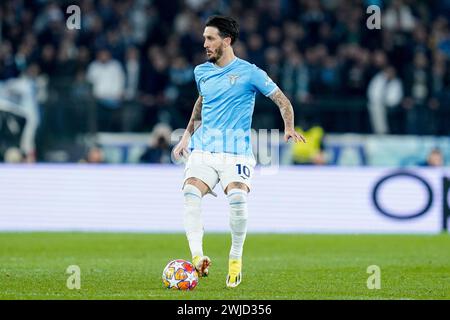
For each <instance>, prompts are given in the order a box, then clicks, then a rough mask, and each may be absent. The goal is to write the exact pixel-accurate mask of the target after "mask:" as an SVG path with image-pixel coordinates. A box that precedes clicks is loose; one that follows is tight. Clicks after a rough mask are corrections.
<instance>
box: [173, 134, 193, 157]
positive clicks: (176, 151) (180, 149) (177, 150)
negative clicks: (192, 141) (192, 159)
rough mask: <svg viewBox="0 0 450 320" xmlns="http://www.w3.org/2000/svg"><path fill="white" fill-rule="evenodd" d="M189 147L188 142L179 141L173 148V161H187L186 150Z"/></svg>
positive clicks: (187, 154) (187, 152)
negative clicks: (182, 159)
mask: <svg viewBox="0 0 450 320" xmlns="http://www.w3.org/2000/svg"><path fill="white" fill-rule="evenodd" d="M188 145H189V140H186V139H181V141H180V142H178V144H177V145H176V146H175V147H174V148H173V151H172V153H173V157H174V159H175V161H179V160H180V159H181V158H185V159H187V157H188V156H189V151H188V149H187V147H188Z"/></svg>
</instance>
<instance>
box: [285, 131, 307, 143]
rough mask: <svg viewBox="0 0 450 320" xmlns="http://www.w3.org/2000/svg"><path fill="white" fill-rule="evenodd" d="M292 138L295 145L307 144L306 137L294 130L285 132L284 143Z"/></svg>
mask: <svg viewBox="0 0 450 320" xmlns="http://www.w3.org/2000/svg"><path fill="white" fill-rule="evenodd" d="M290 138H292V139H293V140H294V142H295V143H297V142H303V143H306V139H305V137H304V136H302V135H301V134H300V133H298V132H297V131H295V129H294V128H287V129H286V130H285V131H284V141H285V142H288V141H289V139H290Z"/></svg>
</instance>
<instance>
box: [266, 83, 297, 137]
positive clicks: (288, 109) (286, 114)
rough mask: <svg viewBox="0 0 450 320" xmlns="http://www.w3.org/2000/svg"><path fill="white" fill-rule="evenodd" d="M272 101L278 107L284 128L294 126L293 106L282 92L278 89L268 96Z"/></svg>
mask: <svg viewBox="0 0 450 320" xmlns="http://www.w3.org/2000/svg"><path fill="white" fill-rule="evenodd" d="M270 99H272V101H273V102H275V104H276V105H277V106H278V108H280V112H281V116H282V117H283V120H284V126H285V128H287V127H290V128H293V127H294V108H292V104H291V102H290V101H289V99H288V98H287V97H286V96H285V95H284V93H283V92H282V91H281V90H280V89H278V90H277V91H275V93H273V94H272V95H271V96H270Z"/></svg>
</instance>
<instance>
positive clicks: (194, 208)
mask: <svg viewBox="0 0 450 320" xmlns="http://www.w3.org/2000/svg"><path fill="white" fill-rule="evenodd" d="M183 195H184V229H185V231H186V237H187V239H188V242H189V248H190V250H191V254H192V257H194V256H203V243H202V242H203V221H202V216H201V202H202V193H201V191H200V190H199V189H198V188H197V187H195V186H193V185H191V184H186V185H185V186H184V188H183Z"/></svg>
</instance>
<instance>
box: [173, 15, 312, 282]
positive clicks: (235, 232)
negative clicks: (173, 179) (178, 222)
mask: <svg viewBox="0 0 450 320" xmlns="http://www.w3.org/2000/svg"><path fill="white" fill-rule="evenodd" d="M238 35H239V26H238V23H237V22H236V21H235V20H234V19H233V18H231V17H226V16H211V17H209V18H208V20H207V21H206V26H205V29H204V32H203V37H204V44H203V46H204V48H205V50H206V55H207V58H208V61H207V62H205V63H203V64H200V65H198V66H196V68H195V70H194V75H195V81H196V83H197V88H198V91H199V97H198V99H197V101H196V102H195V104H194V109H193V112H192V116H191V118H190V120H189V123H188V126H187V128H186V131H185V133H184V135H183V137H182V138H181V140H180V142H179V143H178V144H177V145H176V146H175V148H174V150H173V154H174V158H175V159H176V160H179V159H181V158H182V157H184V158H187V163H186V168H185V176H184V184H183V189H182V190H183V194H184V208H185V210H184V227H185V231H186V236H187V239H188V242H189V248H190V250H191V254H192V262H193V264H194V265H195V267H196V269H197V271H198V273H199V275H200V276H207V275H208V272H209V269H208V268H209V266H210V264H211V260H210V258H209V257H207V256H205V255H204V254H203V222H202V217H201V201H202V197H203V196H205V195H206V194H207V193H211V194H212V195H214V196H216V194H215V193H214V192H213V189H214V187H215V186H216V184H217V183H218V182H219V181H220V183H221V186H222V188H223V190H224V193H225V194H226V196H227V198H228V202H229V206H230V227H231V240H232V245H231V250H230V254H229V263H228V276H227V279H226V285H227V287H236V286H238V285H239V284H240V283H241V280H242V251H243V247H244V241H245V237H246V233H247V216H248V213H247V194H248V193H249V192H250V189H251V178H252V174H253V169H254V166H255V164H256V161H255V158H254V155H253V153H252V145H251V141H250V133H251V120H252V114H253V108H254V105H255V95H256V92H257V91H259V92H261V93H262V94H264V95H265V96H267V97H270V99H272V100H273V101H274V102H275V103H276V105H277V106H278V107H279V109H280V112H281V116H282V117H283V120H284V126H285V128H284V140H285V141H286V142H287V141H288V140H289V139H290V138H292V139H293V141H295V142H300V141H302V142H306V141H305V138H304V137H303V136H302V135H301V134H299V133H297V132H296V131H295V129H294V112H293V108H292V105H291V103H290V102H289V100H288V99H287V98H286V96H285V95H284V94H283V92H282V91H281V90H280V89H279V88H278V86H277V85H276V84H275V83H274V82H273V81H272V80H271V79H270V78H269V76H268V75H267V74H266V72H264V71H263V70H261V69H260V68H258V67H257V66H255V65H254V64H251V63H249V62H247V61H245V60H242V59H240V58H238V57H236V56H235V55H234V52H233V47H232V45H233V44H234V43H235V41H236V39H237V38H238ZM191 135H193V136H192V139H191ZM188 150H189V151H188Z"/></svg>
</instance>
